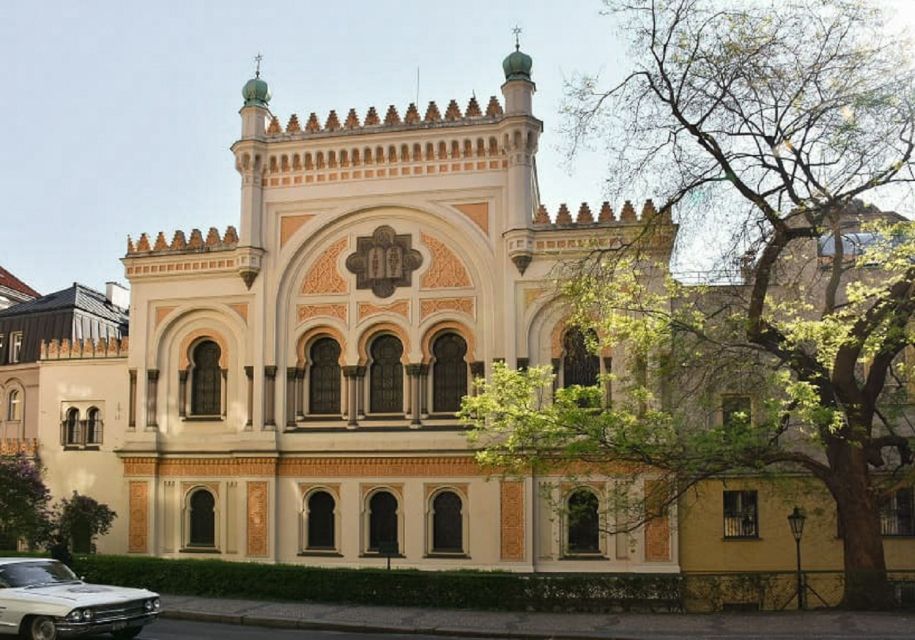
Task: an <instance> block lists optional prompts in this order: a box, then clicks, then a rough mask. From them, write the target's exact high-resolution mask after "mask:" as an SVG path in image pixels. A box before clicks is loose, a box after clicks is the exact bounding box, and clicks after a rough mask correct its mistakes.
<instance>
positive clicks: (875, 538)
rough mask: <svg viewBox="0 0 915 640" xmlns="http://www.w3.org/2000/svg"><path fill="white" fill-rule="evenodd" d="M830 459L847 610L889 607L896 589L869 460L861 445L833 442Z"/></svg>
mask: <svg viewBox="0 0 915 640" xmlns="http://www.w3.org/2000/svg"><path fill="white" fill-rule="evenodd" d="M829 458H830V462H831V465H830V466H831V467H832V469H833V471H834V474H833V477H832V482H830V483H829V484H830V490H831V491H832V494H833V497H834V498H835V500H836V506H837V507H838V518H839V523H840V525H841V531H842V543H843V548H844V552H845V554H844V555H845V591H844V594H843V597H842V606H843V607H844V608H847V609H889V608H892V607H893V605H894V602H893V592H892V589H891V587H890V584H889V582H888V580H887V575H886V560H885V559H884V555H883V538H882V537H881V535H880V509H879V505H878V502H877V498H876V496H875V495H874V494H873V492H872V491H871V487H870V476H869V470H868V467H867V461H866V460H865V458H864V453H863V451H862V450H861V449H860V447H855V446H853V445H850V444H849V443H847V442H844V441H843V442H840V443H831V444H830V446H829Z"/></svg>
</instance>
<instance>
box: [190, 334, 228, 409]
mask: <svg viewBox="0 0 915 640" xmlns="http://www.w3.org/2000/svg"><path fill="white" fill-rule="evenodd" d="M221 355H222V354H221V352H220V349H219V345H218V344H216V343H215V342H213V341H212V340H204V341H202V342H200V343H199V344H198V345H197V346H196V347H194V351H193V354H192V358H191V361H192V363H193V364H192V367H193V370H192V374H191V375H192V376H193V377H192V378H191V413H192V414H194V415H198V416H218V415H219V414H220V413H221V410H222V406H221V405H222V402H221V401H222V371H221V370H220V368H219V358H220V356H221Z"/></svg>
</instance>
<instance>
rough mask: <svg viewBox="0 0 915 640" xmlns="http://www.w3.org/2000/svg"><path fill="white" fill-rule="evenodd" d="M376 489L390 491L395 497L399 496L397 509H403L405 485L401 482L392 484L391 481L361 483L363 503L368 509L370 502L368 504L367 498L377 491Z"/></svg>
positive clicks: (360, 489)
mask: <svg viewBox="0 0 915 640" xmlns="http://www.w3.org/2000/svg"><path fill="white" fill-rule="evenodd" d="M376 491H388V492H390V493H393V494H394V497H395V498H397V510H398V511H403V485H402V484H400V483H397V484H392V483H390V482H385V483H377V482H376V483H364V484H360V485H359V493H360V494H361V495H362V504H363V505H364V506H365V508H366V509H368V504H366V502H365V499H366V498H367V497H368V495H369V494H370V493H375V492H376Z"/></svg>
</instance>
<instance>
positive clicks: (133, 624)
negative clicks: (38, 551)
mask: <svg viewBox="0 0 915 640" xmlns="http://www.w3.org/2000/svg"><path fill="white" fill-rule="evenodd" d="M158 616H159V595H158V594H156V593H153V592H152V591H147V590H146V589H127V588H124V587H109V586H104V585H96V584H87V583H85V582H83V581H82V580H80V579H79V578H77V577H76V575H75V574H74V573H73V572H72V571H70V569H69V568H68V567H67V566H66V565H65V564H63V563H60V562H58V561H56V560H49V559H45V558H0V635H3V634H8V635H17V634H19V635H20V637H22V638H26V639H28V640H56V639H57V638H74V637H79V636H92V635H96V634H103V633H110V634H111V635H113V636H114V637H115V638H117V639H118V640H126V639H128V638H133V637H135V636H137V635H139V633H140V631H141V630H142V629H143V626H144V625H147V624H149V623H150V622H153V621H154V620H155V619H156V618H157V617H158Z"/></svg>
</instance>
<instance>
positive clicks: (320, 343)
mask: <svg viewBox="0 0 915 640" xmlns="http://www.w3.org/2000/svg"><path fill="white" fill-rule="evenodd" d="M308 384H309V387H308V411H309V413H317V414H339V413H340V345H339V344H337V341H336V340H334V339H333V338H321V339H319V340H317V341H315V343H314V344H313V345H312V346H311V371H310V376H309V383H308Z"/></svg>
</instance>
